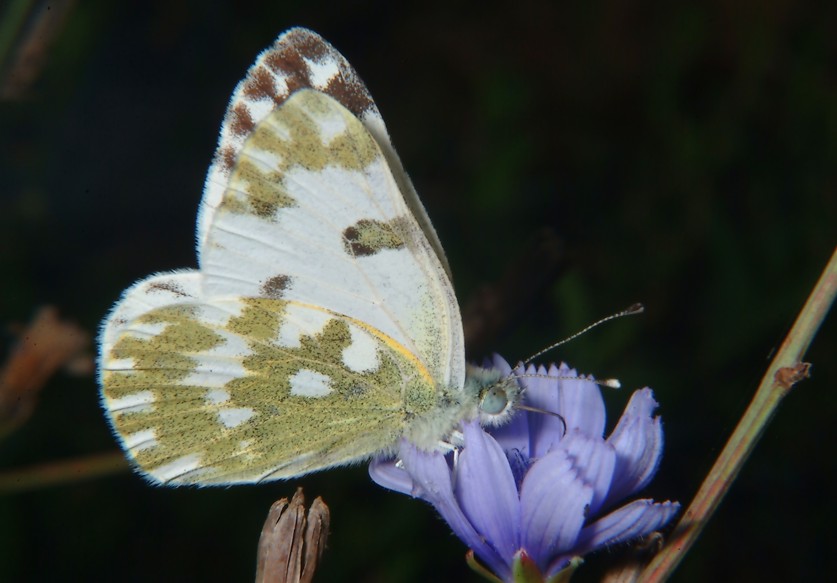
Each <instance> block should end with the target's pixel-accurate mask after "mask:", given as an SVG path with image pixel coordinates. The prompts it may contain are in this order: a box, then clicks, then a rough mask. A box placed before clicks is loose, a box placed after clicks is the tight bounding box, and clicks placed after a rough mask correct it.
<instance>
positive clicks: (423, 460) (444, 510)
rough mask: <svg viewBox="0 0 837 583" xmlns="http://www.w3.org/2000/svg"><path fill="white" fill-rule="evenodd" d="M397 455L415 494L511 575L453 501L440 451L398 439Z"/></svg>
mask: <svg viewBox="0 0 837 583" xmlns="http://www.w3.org/2000/svg"><path fill="white" fill-rule="evenodd" d="M399 457H400V458H401V461H402V463H403V465H404V469H405V470H406V471H407V472H408V473H409V474H410V476H411V477H412V479H413V483H414V484H415V488H414V492H415V494H414V496H419V497H420V498H422V499H424V500H426V501H427V502H430V503H431V504H432V505H433V507H434V508H435V509H436V511H437V512H438V513H439V514H441V515H442V518H443V519H444V520H445V522H447V523H448V526H450V528H451V530H453V532H454V534H456V536H457V537H459V539H460V540H462V542H464V543H465V544H466V545H467V546H468V548H470V549H471V550H473V551H474V553H475V554H476V555H477V556H478V557H479V558H480V559H481V560H482V561H483V562H484V563H485V564H486V565H488V567H490V568H491V570H492V571H494V573H495V574H497V576H498V577H500V578H501V579H503V580H507V579H508V578H509V576H510V575H511V567H510V566H509V564H508V563H509V562H511V557H509V558H508V562H507V561H506V560H505V559H504V558H503V557H502V556H501V555H500V554H499V553H497V551H496V550H494V548H493V547H492V546H491V545H489V544H487V543H486V540H485V539H484V538H483V537H482V536H481V535H480V533H478V532H477V531H476V530H475V529H474V526H473V525H472V524H471V522H470V521H469V520H468V518H467V517H466V516H465V514H464V513H463V512H462V510H461V509H460V508H459V505H458V504H457V502H456V498H455V497H454V494H453V485H452V483H451V472H450V469H449V468H448V464H447V461H445V457H444V456H443V455H442V454H441V453H439V452H432V453H431V452H426V451H422V450H420V449H418V448H417V447H416V446H415V445H413V444H412V443H409V442H407V441H402V442H401V448H400V450H399Z"/></svg>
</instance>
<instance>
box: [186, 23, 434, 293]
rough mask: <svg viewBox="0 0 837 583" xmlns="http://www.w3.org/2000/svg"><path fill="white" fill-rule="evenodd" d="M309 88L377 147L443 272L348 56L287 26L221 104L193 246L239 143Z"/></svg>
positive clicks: (426, 224) (428, 228)
mask: <svg viewBox="0 0 837 583" xmlns="http://www.w3.org/2000/svg"><path fill="white" fill-rule="evenodd" d="M306 88H307V89H314V90H317V91H320V92H322V93H325V94H326V95H329V96H331V97H332V98H334V99H335V100H337V101H338V102H339V103H340V104H341V105H343V107H345V108H346V109H348V110H349V111H351V112H352V114H353V115H355V116H356V117H357V118H358V119H359V120H360V121H361V122H362V123H363V124H364V126H366V129H367V130H369V132H370V133H371V134H372V136H373V137H374V138H375V140H376V141H377V142H378V145H379V146H380V148H381V151H382V152H383V154H384V156H385V157H386V159H387V162H388V163H389V165H390V168H391V169H392V173H393V176H394V177H395V180H396V182H397V183H398V187H399V190H400V191H401V193H402V194H403V196H404V198H405V202H406V203H407V206H408V207H409V208H410V210H411V211H412V213H413V215H414V216H415V218H416V220H417V222H418V223H419V225H420V226H421V228H422V230H423V231H424V233H425V235H426V237H427V239H428V240H429V242H430V244H431V246H432V248H433V250H434V252H435V254H436V256H437V258H438V260H439V262H440V263H441V264H442V266H443V268H444V270H445V272H446V273H447V276H448V278H450V268H449V267H448V262H447V258H446V257H445V253H444V250H443V249H442V245H441V243H440V242H439V237H438V236H437V235H436V231H435V230H434V229H433V225H432V224H431V223H430V219H429V218H428V217H427V213H426V211H425V210H424V207H423V206H422V204H421V201H420V200H419V197H418V195H417V194H416V191H415V188H413V185H412V183H411V182H410V179H409V177H408V176H407V173H406V172H404V168H403V167H402V165H401V161H400V160H399V158H398V155H397V154H396V153H395V149H394V148H393V147H392V143H391V142H390V139H389V134H388V132H387V129H386V125H384V120H383V118H382V117H381V114H380V113H379V112H378V108H377V107H376V106H375V103H374V101H372V96H371V95H370V94H369V91H368V90H367V89H366V86H365V85H364V83H363V81H361V79H360V77H358V75H357V73H356V72H355V70H354V69H353V68H352V66H351V65H350V64H349V62H348V61H347V60H346V59H345V57H343V55H341V54H340V53H339V52H338V51H337V49H335V48H334V47H333V46H331V44H329V43H328V42H327V41H326V40H325V39H323V38H322V37H321V36H320V35H318V34H317V33H315V32H313V31H310V30H308V29H305V28H292V29H290V30H288V31H286V32H284V33H282V34H281V35H279V37H278V38H277V39H276V41H275V42H274V43H273V46H272V47H270V48H268V49H266V50H264V51H262V53H261V54H260V55H259V56H258V58H257V59H256V62H255V63H253V65H252V66H251V67H250V69H249V70H248V71H247V76H246V77H245V78H244V79H243V80H242V81H241V82H240V83H239V84H238V86H237V87H236V89H235V91H234V92H233V95H232V98H231V99H230V104H229V106H228V108H227V112H226V115H225V116H224V122H223V124H222V126H221V135H220V137H219V140H218V148H217V150H216V152H215V158H214V160H213V162H212V166H210V168H209V174H208V175H207V180H206V185H205V189H204V198H203V202H202V204H201V212H200V218H199V221H198V248H199V250H200V247H201V246H202V244H203V242H204V240H205V237H206V234H207V232H208V231H209V226H210V225H211V224H212V220H213V215H214V213H215V209H216V208H217V206H218V205H219V204H220V203H221V199H222V198H223V195H224V192H225V190H226V185H227V182H228V180H229V177H230V174H231V173H232V170H233V168H234V167H235V161H236V160H237V159H238V157H239V154H240V152H241V147H242V146H243V144H244V142H245V141H246V139H247V138H248V136H249V135H250V132H251V131H252V128H253V127H255V126H257V125H258V124H259V123H260V122H261V121H262V120H263V119H264V118H265V117H267V115H269V114H270V113H271V112H272V111H273V110H274V109H275V108H276V107H279V106H281V105H282V104H283V103H284V102H285V100H287V99H288V97H290V95H291V94H292V93H293V92H295V91H297V90H299V89H306Z"/></svg>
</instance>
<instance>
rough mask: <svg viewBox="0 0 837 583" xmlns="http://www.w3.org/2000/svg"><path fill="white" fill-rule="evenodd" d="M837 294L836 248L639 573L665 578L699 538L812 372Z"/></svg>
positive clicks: (650, 579)
mask: <svg viewBox="0 0 837 583" xmlns="http://www.w3.org/2000/svg"><path fill="white" fill-rule="evenodd" d="M835 294H837V249H835V250H834V254H833V255H832V256H831V259H830V260H829V262H828V265H827V266H826V268H825V271H823V274H822V276H821V277H820V280H819V281H818V282H817V285H816V286H815V287H814V290H813V291H812V292H811V295H810V296H809V297H808V301H807V302H806V303H805V306H804V307H803V308H802V311H801V312H800V314H799V316H798V317H797V319H796V322H794V325H793V328H792V329H791V331H790V333H789V334H788V335H787V337H786V338H785V341H784V342H783V343H782V346H781V347H780V348H779V351H778V352H777V353H776V357H775V358H774V359H773V362H771V363H770V366H769V367H768V369H767V372H766V373H765V375H764V378H763V379H762V381H761V384H760V385H759V388H758V390H757V391H756V394H755V396H754V397H753V400H752V402H751V403H750V406H749V407H748V408H747V411H746V412H745V413H744V416H743V417H742V418H741V421H740V422H739V424H738V426H737V427H736V428H735V431H734V432H733V434H732V436H731V437H730V438H729V441H728V442H727V444H726V446H725V447H724V450H723V451H722V452H721V455H720V456H719V457H718V459H717V461H716V462H715V465H714V466H713V467H712V469H711V470H710V472H709V475H708V476H707V477H706V479H705V480H704V482H703V484H702V485H701V487H700V490H699V491H698V493H697V494H696V495H695V499H694V500H693V501H692V504H691V505H690V506H689V508H688V509H687V510H686V512H685V513H684V515H683V518H682V519H681V520H680V522H679V524H678V525H677V527H676V528H675V529H674V532H673V533H672V535H671V537H670V539H669V541H668V543H667V544H666V546H665V547H664V548H663V550H662V551H660V553H659V554H658V555H657V556H655V557H654V558H653V559H652V560H651V562H650V563H649V564H648V566H647V567H646V568H645V570H644V571H643V572H642V573H641V574H640V576H639V581H643V582H655V583H656V582H658V581H665V580H666V578H667V577H668V576H669V575H670V574H671V573H672V572H673V571H674V569H675V568H676V567H677V565H678V564H679V563H680V561H681V560H682V559H683V556H684V555H685V554H686V552H687V551H688V550H689V549H690V548H691V546H692V545H693V544H694V542H695V540H696V539H697V537H698V536H699V535H700V533H701V531H702V530H703V527H704V526H706V523H707V522H708V521H709V518H710V517H711V516H712V514H713V513H714V512H715V509H716V508H717V507H718V505H719V504H720V502H721V500H722V499H723V498H724V495H725V494H726V493H727V491H728V490H729V488H730V485H731V484H732V482H733V480H735V478H736V476H737V475H738V472H739V471H740V470H741V467H742V466H743V465H744V462H745V461H746V460H747V458H748V456H749V455H750V453H751V452H752V451H753V448H754V447H755V445H756V443H757V442H758V440H759V438H760V437H761V434H762V433H763V431H764V429H765V428H766V427H767V423H768V422H769V421H770V418H771V417H772V416H773V414H774V413H775V411H776V408H777V407H778V405H779V403H780V402H781V400H782V398H784V397H785V395H787V394H788V393H789V392H790V389H791V387H792V386H793V384H794V383H795V382H797V381H799V380H802V379H803V378H806V377H807V376H808V368H809V365H807V364H805V363H803V362H802V357H803V355H804V354H805V351H806V350H807V349H808V346H809V345H810V344H811V340H812V339H813V337H814V335H815V334H816V332H817V330H818V329H819V327H820V325H821V324H822V322H823V320H824V319H825V316H826V314H827V313H828V310H829V309H830V308H831V304H832V303H833V302H834V296H835Z"/></svg>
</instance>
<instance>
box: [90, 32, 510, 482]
mask: <svg viewBox="0 0 837 583" xmlns="http://www.w3.org/2000/svg"><path fill="white" fill-rule="evenodd" d="M197 251H198V263H199V268H198V269H184V270H178V271H173V272H167V273H158V274H155V275H152V276H150V277H148V278H146V279H143V280H141V281H139V282H137V283H135V284H134V285H133V286H132V287H130V288H129V289H128V290H126V291H125V292H124V293H123V295H122V297H121V299H120V300H119V301H118V302H117V304H116V305H115V306H114V308H113V309H112V310H111V312H110V314H109V315H108V316H107V318H106V320H105V322H104V324H103V327H102V331H101V334H100V338H99V343H100V356H99V381H100V385H101V401H102V405H103V407H104V409H105V411H106V414H107V416H108V418H109V422H110V424H111V426H112V428H113V430H114V433H115V434H116V436H117V438H118V439H119V441H120V443H121V445H122V447H123V449H124V450H125V452H126V453H127V455H128V457H129V459H130V460H131V461H132V462H133V464H134V465H135V466H136V468H137V469H138V470H139V471H140V472H141V473H142V474H144V476H145V477H146V478H148V479H149V480H150V481H152V482H154V483H158V484H167V485H180V484H197V485H210V484H236V483H254V482H262V481H266V480H275V479H287V478H291V477H294V476H299V475H302V474H305V473H308V472H313V471H317V470H322V469H325V468H329V467H334V466H341V465H346V464H351V463H354V462H359V461H363V460H367V459H370V458H371V457H373V456H375V455H378V454H387V453H392V452H394V451H395V450H396V449H397V447H398V444H399V442H400V440H402V439H406V440H409V441H410V442H412V443H414V444H416V445H417V446H419V447H421V448H423V449H425V450H434V449H437V448H440V447H443V446H444V445H445V444H446V443H450V441H451V436H452V435H454V433H455V431H456V427H457V426H458V424H459V423H460V422H461V421H463V420H466V419H473V418H475V417H477V416H479V418H480V419H481V420H482V421H483V422H485V423H492V422H495V421H497V420H500V419H503V418H505V417H507V416H508V415H510V414H511V412H512V411H513V409H514V405H515V401H516V399H517V395H518V393H517V389H516V384H515V383H514V382H512V381H510V380H509V379H508V378H507V377H505V376H504V375H503V374H502V373H500V372H499V371H497V370H493V369H490V368H489V369H484V368H480V367H475V366H471V365H466V363H465V356H464V346H463V332H462V322H461V319H460V313H459V307H458V304H457V300H456V296H455V294H454V290H453V286H452V284H451V276H450V270H449V267H448V262H447V260H446V258H445V254H444V251H443V250H442V246H441V244H440V242H439V238H438V236H437V235H436V232H435V231H434V229H433V227H432V225H431V224H430V220H429V219H428V217H427V214H426V212H425V210H424V208H423V206H422V205H421V203H420V201H419V199H418V196H417V194H416V192H415V190H414V188H413V186H412V184H411V182H410V180H409V178H408V177H407V175H406V173H405V172H404V169H403V168H402V166H401V162H400V161H399V159H398V156H397V155H396V153H395V150H394V149H393V147H392V145H391V143H390V139H389V135H388V133H387V130H386V127H385V126H384V122H383V120H382V118H381V115H380V113H379V112H378V109H377V107H376V106H375V104H374V102H373V101H372V98H371V97H370V95H369V92H368V91H367V89H366V87H365V86H364V84H363V82H362V81H361V80H360V79H359V78H358V76H357V74H356V73H355V71H354V70H353V69H352V67H351V66H350V65H349V63H348V62H347V61H346V59H345V58H344V57H343V56H342V55H341V54H340V53H339V52H337V50H336V49H334V47H332V46H331V45H330V44H329V43H328V42H326V41H325V40H324V39H323V38H321V37H320V36H319V35H317V34H316V33H314V32H312V31H310V30H306V29H303V28H293V29H290V30H288V31H287V32H285V33H284V34H282V35H280V36H279V37H278V39H277V40H276V41H275V43H274V44H273V45H272V46H271V47H269V48H268V49H266V50H265V51H263V52H262V53H261V54H260V55H259V56H258V58H257V59H256V62H255V63H254V64H253V65H252V67H251V68H250V69H249V71H248V72H247V75H246V76H245V78H244V79H243V80H242V81H241V82H240V83H239V84H238V86H237V87H236V89H235V91H234V93H233V95H232V98H231V100H230V104H229V106H228V108H227V111H226V114H225V117H224V121H223V124H222V126H221V132H220V138H219V142H218V148H217V150H216V153H215V156H214V159H213V162H212V164H211V166H210V168H209V172H208V175H207V179H206V183H205V186H204V194H203V199H202V200H201V203H200V210H199V216H198V225H197Z"/></svg>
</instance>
